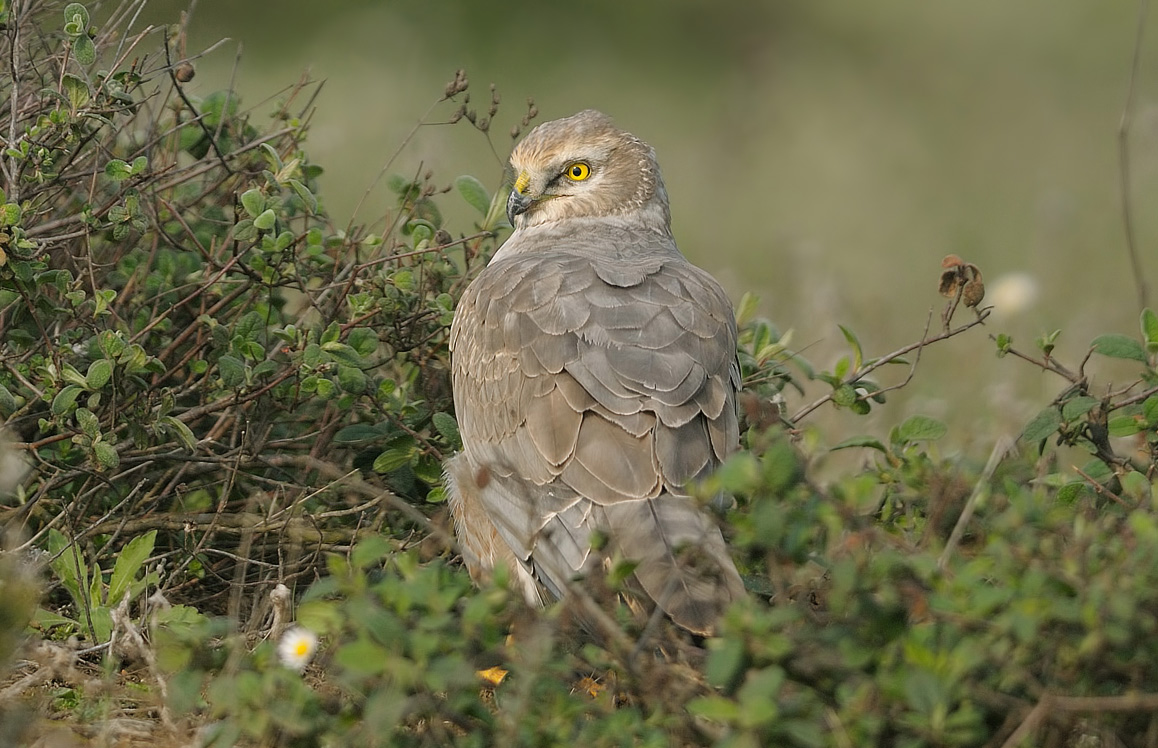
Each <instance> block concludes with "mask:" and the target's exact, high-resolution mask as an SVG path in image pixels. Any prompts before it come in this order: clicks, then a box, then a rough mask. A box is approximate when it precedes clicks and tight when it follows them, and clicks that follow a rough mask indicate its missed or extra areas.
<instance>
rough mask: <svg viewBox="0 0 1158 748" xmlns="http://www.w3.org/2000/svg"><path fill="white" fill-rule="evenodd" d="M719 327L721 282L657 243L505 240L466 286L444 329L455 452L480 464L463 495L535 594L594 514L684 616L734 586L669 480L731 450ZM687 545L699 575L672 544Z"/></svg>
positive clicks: (554, 578)
mask: <svg viewBox="0 0 1158 748" xmlns="http://www.w3.org/2000/svg"><path fill="white" fill-rule="evenodd" d="M735 339H736V331H735V323H734V321H733V318H732V313H731V306H730V304H729V302H728V300H727V297H726V296H725V295H724V294H723V291H722V290H721V289H720V288H719V286H718V285H717V284H716V283H715V281H714V280H713V279H712V278H711V277H710V276H708V275H707V274H706V273H704V272H703V271H701V270H699V269H698V268H696V267H694V266H693V265H691V264H690V263H687V261H686V260H684V259H683V258H682V256H680V255H679V254H678V253H677V252H675V251H674V248H672V247H670V246H667V245H665V246H663V247H659V248H657V249H656V250H655V251H651V252H645V253H643V254H642V255H640V256H638V257H637V258H636V259H631V258H628V259H615V258H609V257H606V256H596V255H590V254H588V253H581V252H576V251H570V252H562V251H559V252H550V251H547V252H542V253H527V254H518V255H514V256H512V257H506V258H500V259H499V260H496V261H495V262H493V263H492V264H491V265H490V266H488V267H487V268H486V269H485V270H484V271H483V272H482V273H481V274H480V275H479V276H478V278H476V280H475V281H474V282H473V283H472V284H471V286H470V287H469V288H468V290H467V293H466V294H465V295H464V296H463V299H462V301H461V302H460V305H459V309H458V311H457V312H456V315H455V320H454V325H453V327H452V330H451V347H452V351H453V360H452V372H453V378H454V397H455V406H456V410H457V412H458V416H459V422H460V429H461V432H462V438H463V443H464V451H465V457H466V458H468V459H469V461H470V463H471V464H472V466H474V469H475V471H476V472H477V471H478V470H479V469H480V468H481V469H483V470H484V471H486V472H487V474H488V475H493V476H494V478H493V480H490V481H489V482H484V483H485V484H484V485H481V486H479V490H478V491H477V492H476V493H477V496H478V497H479V501H481V503H482V504H483V506H484V508H485V512H486V515H487V516H488V517H490V518H491V520H492V521H493V523H494V526H495V528H497V533H498V535H500V536H501V537H502V539H503V540H504V541H505V542H506V543H508V544H509V545H510V547H511V551H512V552H513V554H514V556H515V557H516V558H517V559H519V562H520V563H525V564H528V565H529V566H530V567H532V568H534V569H536V572H537V574H538V575H539V577H540V580H541V581H542V582H543V583H544V584H545V585H546V586H547V587H548V589H550V591H551V592H552V593H554V594H558V593H559V592H560V591H561V585H562V584H563V583H564V582H566V581H567V579H568V578H569V577H570V576H574V574H576V573H580V572H581V571H582V570H583V568H584V565H585V564H586V563H587V557H588V555H589V551H590V536H591V533H592V532H593V531H595V530H598V531H601V532H605V533H607V534H608V536H610V537H612V538H614V539H615V542H616V543H617V544H618V546H619V547H621V548H622V551H623V553H624V554H625V555H627V556H628V557H633V558H637V559H638V560H639V562H640V563H639V566H638V567H637V570H636V576H637V578H638V579H639V582H640V584H641V586H642V587H643V588H644V590H645V591H646V592H647V594H648V595H649V596H650V597H652V598H653V599H654V600H656V601H657V602H658V603H659V604H660V605H661V607H663V608H664V610H665V611H667V612H668V613H669V614H670V615H671V616H672V617H673V618H674V619H675V620H676V621H677V622H678V623H680V624H681V625H684V626H687V627H688V628H690V629H692V630H697V631H707V630H708V629H709V628H710V623H705V621H708V620H709V619H710V618H712V617H713V616H715V615H718V613H719V611H720V610H721V609H722V607H723V605H724V604H726V603H727V601H728V600H730V599H733V598H735V597H738V596H739V595H740V594H742V585H741V584H740V581H739V576H738V575H737V574H736V571H735V567H734V565H733V564H732V562H731V560H730V559H729V558H728V556H727V552H726V549H725V547H724V544H723V539H722V537H721V535H720V533H719V530H718V529H717V528H716V527H715V525H714V524H713V523H711V521H710V520H709V519H708V518H707V517H706V516H705V515H703V514H702V513H701V512H700V510H699V509H698V508H696V506H695V504H694V502H692V501H691V500H690V499H688V498H687V497H686V496H683V495H681V494H683V489H684V486H685V485H686V484H687V483H688V482H689V481H691V480H693V479H695V478H697V477H700V476H702V475H703V474H704V473H705V472H706V471H707V470H710V469H711V468H713V467H715V466H716V465H718V464H719V463H720V462H722V461H723V459H724V458H725V457H726V456H727V455H728V454H729V453H731V452H732V451H733V450H734V449H735V448H736V445H737V441H738V422H737V417H736V410H735V389H736V385H737V377H738V366H737V364H736V359H735V350H736V349H735ZM479 474H481V473H479ZM687 543H691V544H694V545H696V546H697V547H699V549H700V551H699V552H700V553H701V554H702V555H705V556H706V557H708V558H710V559H712V564H714V566H713V568H714V570H713V571H711V573H710V574H708V575H707V576H705V575H704V573H703V572H702V570H701V569H700V568H699V567H696V566H687V565H686V564H684V563H682V562H681V561H679V560H678V558H677V555H678V553H679V546H680V545H681V544H687ZM701 566H702V564H701ZM665 580H666V581H665ZM721 580H722V581H721ZM673 585H674V587H673ZM668 587H672V589H668ZM721 601H722V602H721Z"/></svg>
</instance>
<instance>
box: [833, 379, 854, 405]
mask: <svg viewBox="0 0 1158 748" xmlns="http://www.w3.org/2000/svg"><path fill="white" fill-rule="evenodd" d="M832 401H833V402H834V403H836V404H837V405H840V406H842V407H845V408H847V407H849V406H850V405H852V404H853V403H855V402H856V390H855V389H854V388H853V386H852V385H851V384H842V385H840V386H839V387H837V388H836V389H835V390H833V392H832Z"/></svg>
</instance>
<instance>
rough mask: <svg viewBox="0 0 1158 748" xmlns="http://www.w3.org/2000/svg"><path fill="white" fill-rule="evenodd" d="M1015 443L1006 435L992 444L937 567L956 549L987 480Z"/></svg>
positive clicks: (984, 489)
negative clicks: (991, 448)
mask: <svg viewBox="0 0 1158 748" xmlns="http://www.w3.org/2000/svg"><path fill="white" fill-rule="evenodd" d="M1015 444H1016V442H1015V440H1013V439H1010V438H1009V437H1008V436H1002V437H1000V438H998V440H997V443H996V444H994V445H993V451H992V452H990V453H989V461H988V462H986V463H985V470H984V471H982V473H981V477H980V478H978V479H977V483H976V484H975V485H974V486H973V493H972V494H970V495H969V500H968V501H966V502H965V508H964V509H962V510H961V516H960V517H958V518H957V524H955V525H954V526H953V532H952V533H951V534H950V535H949V540H948V542H947V543H945V549H944V550H943V551H941V556H940V557H939V558H938V559H937V569H938V570H939V571H945V566H946V564H948V563H949V557H950V556H952V555H953V551H955V550H957V545H958V544H959V543H960V542H961V537H962V536H963V535H964V534H965V527H966V525H968V524H969V520H970V519H972V517H973V512H974V510H975V509H976V508H977V504H978V502H980V500H981V497H982V496H984V495H985V494H986V493H988V491H989V481H990V480H992V479H993V473H994V472H996V470H997V466H998V465H1000V464H1001V461H1002V460H1003V459H1005V456H1006V455H1007V454H1009V452H1010V450H1012V449H1013V447H1014V445H1015Z"/></svg>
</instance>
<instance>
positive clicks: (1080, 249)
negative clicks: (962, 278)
mask: <svg viewBox="0 0 1158 748" xmlns="http://www.w3.org/2000/svg"><path fill="white" fill-rule="evenodd" d="M187 7H188V4H187V1H186V0H172V1H171V2H170V1H169V0H165V1H164V2H151V3H150V5H149V7H148V9H147V11H146V13H145V14H144V15H143V16H142V18H141V21H142V22H149V23H164V22H172V21H174V20H175V19H176V18H177V14H178V13H179V12H180V11H181V10H183V9H185V8H187ZM1151 25H1153V24H1151ZM1137 30H1138V7H1137V5H1136V4H1135V3H1132V2H1116V3H1106V2H1096V1H1094V0H1084V1H1083V0H1022V1H1021V2H1017V3H1011V2H1007V1H1006V0H944V1H941V2H928V0H878V2H873V3H853V2H836V1H834V0H780V1H778V2H777V1H773V0H757V1H754V2H749V1H746V0H725V1H724V2H708V1H707V0H666V1H663V2H661V1H660V0H642V1H640V2H625V1H623V0H618V1H613V0H592V1H590V2H584V3H552V2H527V1H525V0H512V1H510V2H505V3H494V2H488V3H481V2H461V3H459V2H451V1H450V0H411V1H410V2H371V1H369V0H363V1H361V2H355V1H352V0H348V1H342V0H333V1H331V2H317V1H316V0H315V1H313V2H307V1H306V0H280V2H277V3H264V2H254V1H248V2H247V1H245V0H202V1H201V2H200V3H198V4H197V5H196V7H195V9H194V13H193V22H192V25H191V37H190V40H189V51H190V52H193V51H194V50H197V49H201V48H203V47H205V46H207V45H209V44H211V43H212V42H215V41H217V40H218V39H221V38H222V37H230V38H231V39H232V40H233V43H231V44H229V45H225V46H223V47H221V48H219V49H218V50H216V51H215V52H213V53H212V54H211V55H209V56H207V57H206V58H205V59H202V60H200V61H199V62H198V72H197V77H196V78H195V79H194V81H193V82H192V83H191V84H190V86H191V90H192V91H194V92H196V93H199V94H201V95H204V94H207V93H209V92H211V91H213V90H216V89H218V88H223V87H225V86H226V85H227V84H228V82H229V81H230V79H231V78H233V77H235V78H236V84H237V86H238V88H239V90H240V91H241V92H242V95H243V96H244V102H243V103H244V104H246V105H256V106H257V111H258V112H264V111H268V109H269V105H268V104H266V105H262V104H261V102H262V101H263V100H265V99H267V98H270V97H276V94H277V93H278V91H279V90H281V89H282V88H284V87H285V86H287V85H289V84H291V83H293V82H294V81H295V80H296V79H297V78H298V77H299V75H300V74H301V73H302V72H303V71H308V73H309V75H310V76H311V77H312V78H313V79H315V80H324V81H325V86H324V89H323V91H322V93H321V96H320V98H319V99H318V107H317V112H316V114H315V115H314V118H313V128H312V134H311V138H310V141H309V148H310V153H311V156H312V157H313V159H314V160H315V161H316V162H318V163H320V164H321V165H323V166H324V167H325V168H326V170H327V171H326V174H325V175H324V177H323V180H322V187H323V190H322V192H323V196H324V197H325V200H326V203H327V205H328V207H329V209H330V211H331V213H332V214H333V215H335V217H336V218H337V219H338V221H339V223H345V222H347V221H351V220H352V221H353V222H355V223H362V224H373V223H374V222H375V221H376V220H378V219H379V218H381V217H382V216H383V215H384V214H385V211H386V208H387V206H388V202H389V197H388V196H387V195H386V193H385V190H384V189H382V188H381V187H379V188H377V189H375V190H374V191H372V192H371V193H370V195H369V197H368V199H367V200H366V201H365V202H364V203H363V205H362V207H361V209H360V210H359V211H358V214H357V215H354V210H355V206H356V205H357V204H358V202H359V200H360V199H361V198H362V196H363V194H364V193H365V192H366V190H367V188H368V187H370V186H371V185H372V184H373V183H374V182H375V179H376V178H377V177H378V175H379V172H380V171H381V169H382V166H383V164H385V163H386V162H387V160H388V159H389V158H390V157H391V155H392V154H393V153H394V152H395V150H396V149H397V148H398V146H399V145H400V144H401V143H402V141H403V140H404V138H405V137H406V135H407V133H408V132H409V131H410V130H411V128H412V127H413V126H414V124H415V123H416V122H417V121H418V120H419V119H421V118H422V117H423V115H424V114H425V113H426V112H427V110H428V109H429V108H430V106H431V104H432V103H433V102H434V101H436V100H437V99H438V98H439V96H440V95H441V93H442V90H443V87H444V85H445V83H446V82H447V81H449V80H450V79H451V78H452V77H453V74H454V71H455V69H456V68H460V67H461V68H465V69H466V71H467V73H468V75H469V77H470V80H471V94H472V104H473V105H474V106H476V107H477V108H478V109H480V110H482V111H485V109H486V107H487V104H488V103H489V91H488V90H487V89H488V85H489V84H490V83H494V84H496V86H497V88H498V91H499V92H500V94H501V95H502V97H503V106H502V108H501V110H500V112H499V115H498V117H497V119H496V123H495V125H494V127H493V129H492V133H491V141H492V143H493V151H492V148H491V147H489V146H488V145H487V143H486V140H485V138H484V137H483V136H482V135H481V134H479V133H478V132H476V131H474V130H473V129H471V128H470V126H469V125H468V124H466V123H465V122H462V123H459V124H458V125H456V126H436V127H424V128H421V129H420V130H419V132H418V133H417V134H416V136H415V137H414V139H413V141H412V142H411V143H410V144H409V146H408V147H407V148H406V149H405V150H404V151H403V152H402V154H401V155H400V156H399V157H398V159H397V160H396V161H395V162H394V164H393V166H392V168H391V171H394V172H399V173H402V174H407V175H411V174H415V173H418V172H419V171H420V170H423V169H426V168H432V169H434V171H435V174H436V179H437V181H439V182H440V183H444V184H450V182H451V180H453V178H454V177H455V176H457V175H459V174H462V173H470V174H474V175H475V176H477V177H479V178H480V179H482V180H483V182H484V183H486V184H487V185H488V186H490V187H492V188H494V187H496V186H497V185H498V184H499V182H500V181H501V179H502V167H503V164H502V160H503V159H505V157H506V154H507V153H508V152H509V150H510V147H511V139H510V136H509V134H508V131H509V129H510V127H511V125H513V124H515V123H517V122H518V120H519V119H520V118H521V117H522V115H523V113H524V112H525V109H526V106H525V99H526V98H527V97H533V98H534V99H535V102H536V104H537V106H538V109H539V111H540V113H541V114H540V117H539V120H538V121H544V120H547V119H553V118H555V117H559V116H565V115H568V114H571V113H573V112H575V111H577V110H579V109H583V108H587V107H596V108H599V109H602V110H604V111H606V112H607V113H609V114H611V115H612V116H613V117H614V118H615V119H616V120H617V122H618V123H619V124H620V125H621V126H623V127H625V128H626V129H628V130H630V131H632V132H634V133H635V134H637V135H639V136H641V137H642V138H644V139H645V140H647V141H649V142H650V143H651V144H652V145H654V146H655V148H656V150H657V152H658V154H659V158H660V163H661V165H662V167H663V171H664V176H665V179H666V181H667V185H668V191H669V193H670V195H671V200H672V212H673V216H674V229H675V234H676V238H677V240H678V242H679V244H680V246H681V248H682V249H683V251H684V253H685V254H686V255H688V256H689V258H691V259H692V260H693V261H694V262H696V263H697V264H699V265H702V266H703V267H705V268H707V269H708V270H710V271H711V272H712V273H714V274H715V275H716V276H717V277H718V278H720V279H721V281H722V282H723V283H724V285H725V287H726V288H727V289H728V291H729V292H730V293H731V295H732V297H733V299H734V300H738V299H739V297H740V295H741V294H742V293H743V292H745V291H752V292H754V293H757V294H759V295H760V297H761V299H762V304H761V309H762V312H763V313H765V314H766V315H767V316H769V317H771V318H772V319H773V320H774V321H775V322H776V323H777V324H778V325H779V326H780V327H781V328H782V329H788V328H791V329H792V330H793V331H794V333H793V339H792V340H793V345H794V347H796V348H798V349H801V350H803V351H804V354H805V355H806V356H807V357H808V358H810V359H811V360H812V361H813V362H814V363H816V364H817V365H819V366H823V367H831V366H832V364H833V363H834V362H835V359H836V357H837V356H838V355H839V354H840V351H841V350H842V348H843V343H844V341H843V337H842V336H841V334H840V332H839V330H838V329H837V327H836V323H837V322H841V323H844V324H846V325H848V326H850V327H852V328H853V329H854V330H856V331H857V333H858V334H859V335H860V337H861V340H862V342H863V343H864V344H865V346H866V349H867V352H868V353H869V354H870V355H880V354H883V353H886V352H888V351H890V350H892V349H894V348H897V347H899V346H901V345H903V344H905V343H908V342H911V341H915V340H917V339H918V338H919V337H920V335H921V332H922V330H923V329H924V326H925V321H926V315H927V313H928V311H929V310H930V309H934V310H935V314H939V312H940V310H941V308H942V306H943V301H944V300H943V299H942V298H941V297H940V296H938V295H937V280H938V276H939V273H940V261H941V258H942V257H943V256H944V255H946V254H949V253H955V254H958V255H960V256H961V257H963V258H965V259H966V260H968V261H971V262H974V263H976V264H977V265H979V266H980V268H981V269H982V271H983V272H984V273H985V279H986V282H987V286H988V288H989V297H988V298H987V299H986V302H987V303H995V304H997V309H996V311H995V313H994V315H993V317H992V318H991V321H990V322H989V323H988V324H987V329H978V330H974V331H972V332H971V333H969V334H967V335H965V336H963V337H960V338H957V339H954V340H952V341H949V342H947V343H942V344H940V345H938V346H935V347H933V348H931V349H930V350H929V351H927V352H926V354H925V356H924V358H923V360H922V362H921V364H922V368H921V369H920V370H919V371H918V373H917V376H916V377H915V379H914V381H913V382H912V384H911V385H910V386H909V387H908V388H906V389H905V390H904V391H903V392H902V393H898V394H897V395H896V396H894V397H893V398H892V400H891V401H890V403H891V404H890V406H888V407H886V408H884V409H883V410H879V411H874V414H873V415H872V416H870V420H869V422H867V423H865V422H861V421H858V420H857V419H856V417H854V416H852V415H851V414H848V413H847V412H845V413H843V414H833V413H831V412H830V411H829V410H828V409H825V411H824V413H823V414H821V415H820V416H819V418H820V420H821V422H822V423H824V424H825V425H826V428H832V429H835V434H834V435H835V436H836V437H838V438H842V437H843V436H848V435H851V434H852V433H860V432H864V431H875V432H878V433H879V432H883V431H884V430H885V429H887V428H888V426H890V425H892V424H895V423H899V422H900V421H901V420H902V419H903V418H905V417H906V416H907V415H909V414H910V413H913V412H922V413H926V414H929V415H934V416H938V417H941V418H944V419H946V420H949V421H950V422H952V423H953V425H954V426H955V427H957V428H956V429H955V432H954V434H955V441H954V442H953V444H954V445H955V447H957V448H963V449H966V450H968V451H969V452H971V453H976V454H979V455H982V456H983V455H984V454H985V453H987V452H988V450H989V448H990V447H991V445H992V443H993V441H994V439H995V438H996V437H997V436H998V435H1000V434H1016V432H1017V431H1018V430H1019V429H1020V427H1021V426H1022V425H1023V424H1024V423H1025V421H1026V420H1027V419H1028V418H1029V417H1030V416H1032V415H1033V414H1034V413H1036V412H1037V411H1038V410H1039V409H1040V408H1042V407H1043V406H1044V405H1046V404H1047V403H1048V402H1049V401H1050V400H1051V399H1052V397H1053V396H1054V395H1055V394H1056V393H1057V392H1058V391H1059V390H1060V389H1061V388H1062V385H1063V382H1062V381H1061V380H1060V379H1057V378H1056V377H1054V378H1050V376H1051V375H1044V374H1041V373H1039V372H1037V371H1036V370H1033V369H1032V367H1030V366H1028V365H1025V364H1022V363H1019V362H1016V361H1014V360H1012V359H1003V360H998V359H997V358H996V357H995V355H994V350H995V347H994V344H993V343H992V341H990V340H989V339H988V337H987V334H988V333H993V334H996V333H998V332H1006V333H1009V334H1011V335H1012V336H1013V338H1014V342H1015V345H1016V346H1018V347H1020V348H1023V349H1025V350H1027V351H1034V350H1035V349H1034V346H1033V339H1034V338H1035V337H1037V336H1038V335H1040V334H1041V333H1042V332H1045V331H1052V330H1055V329H1058V328H1061V329H1062V330H1063V331H1064V332H1063V334H1062V336H1061V338H1060V339H1059V346H1058V349H1057V351H1056V354H1057V355H1058V356H1059V358H1060V359H1061V360H1063V361H1065V362H1067V363H1069V364H1071V365H1073V366H1076V365H1077V364H1078V363H1079V362H1080V360H1081V357H1082V356H1083V355H1084V353H1085V349H1086V346H1087V344H1088V342H1089V340H1090V339H1092V338H1093V337H1094V336H1096V335H1098V334H1101V333H1104V332H1123V333H1127V334H1131V335H1134V334H1136V333H1137V329H1138V325H1137V318H1138V311H1139V308H1138V302H1137V298H1136V295H1135V291H1134V281H1133V278H1132V275H1131V272H1130V264H1129V259H1128V256H1127V253H1126V248H1125V239H1124V230H1123V221H1122V212H1121V204H1120V190H1119V176H1120V171H1119V167H1118V154H1117V131H1118V125H1119V120H1120V118H1121V115H1122V110H1123V105H1124V103H1125V100H1126V93H1127V88H1128V84H1129V80H1130V64H1131V58H1132V55H1133V49H1134V39H1135V35H1136V33H1137ZM1151 31H1153V32H1154V33H1152V34H1149V35H1148V37H1147V38H1146V40H1145V43H1144V46H1143V50H1142V58H1141V59H1142V64H1141V69H1140V75H1139V77H1138V79H1137V81H1136V103H1135V121H1134V124H1133V128H1132V131H1131V154H1132V159H1131V168H1132V178H1133V184H1132V189H1133V199H1134V205H1135V212H1134V220H1135V224H1136V233H1137V246H1138V250H1139V252H1140V254H1141V257H1142V261H1143V267H1144V269H1145V271H1146V273H1147V280H1148V281H1149V282H1150V284H1151V286H1155V285H1158V252H1155V251H1154V246H1155V242H1156V240H1158V220H1156V217H1155V212H1154V210H1153V205H1154V201H1155V198H1156V197H1158V149H1156V146H1158V107H1156V106H1155V100H1156V99H1155V85H1156V83H1158V76H1156V75H1155V72H1156V70H1155V67H1156V66H1158V29H1151ZM238 54H240V60H238ZM453 110H454V105H443V106H442V107H441V108H439V109H436V110H435V112H434V113H433V114H432V115H431V117H430V119H431V120H438V119H444V118H445V117H446V116H448V115H449V114H450V113H451V112H452V111H453ZM448 198H450V199H448V201H447V202H448V203H449V202H453V201H456V200H457V197H456V196H453V195H451V196H448ZM451 215H452V216H454V217H456V218H460V219H461V220H459V221H458V222H457V224H456V225H455V226H452V228H456V229H458V230H460V231H467V230H469V228H470V224H469V223H468V221H469V220H471V213H470V212H469V211H468V210H467V209H466V208H465V207H463V209H462V212H460V213H452V214H451ZM1151 290H1152V298H1151V306H1154V305H1155V300H1154V298H1153V295H1158V289H1153V288H1152V289H1151ZM965 315H969V316H971V314H969V313H968V312H963V313H962V316H960V317H959V319H960V320H965V319H966V318H967V317H966V316H965ZM938 325H939V321H938V320H937V319H936V318H935V319H934V328H936V327H937V326H938ZM1095 371H1101V372H1102V373H1103V374H1104V375H1106V376H1107V377H1108V376H1110V375H1113V376H1115V377H1116V378H1122V377H1124V376H1125V375H1126V372H1128V371H1130V370H1129V369H1121V370H1119V371H1112V370H1110V369H1106V368H1103V369H1100V370H1097V369H1095ZM889 373H890V375H893V376H894V377H895V379H899V378H900V377H901V376H903V373H904V372H902V371H901V370H900V369H899V368H898V369H895V370H893V371H890V372H889ZM895 379H893V380H886V382H885V383H889V382H890V381H895ZM1103 381H1105V380H1103ZM818 391H819V390H818ZM800 404H801V403H800V402H796V401H794V402H792V403H791V404H790V407H789V411H790V412H792V411H794V410H796V409H797V407H799V405H800Z"/></svg>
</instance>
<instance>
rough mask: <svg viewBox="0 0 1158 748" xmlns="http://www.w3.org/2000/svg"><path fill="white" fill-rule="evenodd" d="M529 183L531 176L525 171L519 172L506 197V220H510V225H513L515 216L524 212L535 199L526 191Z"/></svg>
mask: <svg viewBox="0 0 1158 748" xmlns="http://www.w3.org/2000/svg"><path fill="white" fill-rule="evenodd" d="M530 184H531V177H530V176H528V174H527V172H525V171H524V172H520V173H519V176H518V178H517V179H515V184H514V186H513V187H512V188H511V194H510V196H509V197H508V198H507V220H508V221H510V222H511V226H514V225H515V216H521V215H523V214H524V213H526V212H527V210H528V209H530V207H531V205H533V204H534V202H535V199H534V198H533V197H531V196H530V195H529V194H528V193H527V188H528V187H530Z"/></svg>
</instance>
